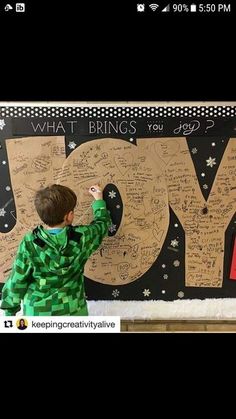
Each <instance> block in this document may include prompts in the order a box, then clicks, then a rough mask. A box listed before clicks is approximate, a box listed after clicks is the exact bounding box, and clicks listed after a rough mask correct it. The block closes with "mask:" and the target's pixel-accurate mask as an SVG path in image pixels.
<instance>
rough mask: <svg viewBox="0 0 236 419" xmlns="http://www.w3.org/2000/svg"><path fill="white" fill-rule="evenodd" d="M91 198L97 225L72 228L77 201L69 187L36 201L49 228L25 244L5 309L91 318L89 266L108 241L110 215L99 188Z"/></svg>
mask: <svg viewBox="0 0 236 419" xmlns="http://www.w3.org/2000/svg"><path fill="white" fill-rule="evenodd" d="M89 193H90V194H91V195H92V196H93V198H94V199H95V200H94V201H93V202H92V209H93V214H94V220H93V221H92V223H91V224H90V225H80V226H72V222H73V218H74V208H75V206H76V202H77V197H76V195H75V193H74V192H73V191H72V190H71V189H70V188H68V187H66V186H62V185H52V186H48V187H47V188H45V189H41V190H39V191H38V192H37V193H36V196H35V207H36V210H37V212H38V215H39V217H40V219H41V220H42V221H43V222H44V223H45V224H46V226H47V227H46V228H45V227H42V226H38V227H36V228H35V229H34V230H33V232H30V233H28V234H26V235H25V237H24V238H23V240H22V241H21V243H20V245H19V248H18V252H17V255H16V259H15V262H14V264H13V269H12V272H11V275H10V277H9V278H8V280H7V282H6V283H5V285H4V287H3V290H2V304H1V309H3V310H5V315H7V316H14V315H15V314H16V312H17V311H19V310H20V303H21V300H23V312H24V315H26V316H87V315H88V309H87V303H86V298H85V292H84V277H83V271H84V265H85V263H86V261H87V260H88V258H89V256H90V255H91V254H92V253H93V252H94V251H95V250H97V248H98V247H99V245H100V244H101V242H102V239H103V238H104V237H105V236H107V234H108V228H109V226H110V225H111V218H110V214H109V211H108V210H107V209H106V203H105V201H104V200H103V192H102V191H101V188H100V187H99V186H98V185H94V186H91V187H90V189H89Z"/></svg>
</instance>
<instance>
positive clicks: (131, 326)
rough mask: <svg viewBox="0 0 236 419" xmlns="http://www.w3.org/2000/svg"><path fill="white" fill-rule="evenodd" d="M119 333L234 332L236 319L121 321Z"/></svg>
mask: <svg viewBox="0 0 236 419" xmlns="http://www.w3.org/2000/svg"><path fill="white" fill-rule="evenodd" d="M121 332H236V319H235V320H121Z"/></svg>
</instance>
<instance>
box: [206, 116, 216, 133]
mask: <svg viewBox="0 0 236 419" xmlns="http://www.w3.org/2000/svg"><path fill="white" fill-rule="evenodd" d="M207 122H211V124H210V125H207V127H206V131H205V132H207V130H208V129H209V128H212V127H214V125H215V122H214V121H212V119H207Z"/></svg>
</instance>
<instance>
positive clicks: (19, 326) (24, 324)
mask: <svg viewBox="0 0 236 419" xmlns="http://www.w3.org/2000/svg"><path fill="white" fill-rule="evenodd" d="M16 326H17V329H19V330H25V329H27V327H28V322H27V320H25V319H19V320H17V322H16Z"/></svg>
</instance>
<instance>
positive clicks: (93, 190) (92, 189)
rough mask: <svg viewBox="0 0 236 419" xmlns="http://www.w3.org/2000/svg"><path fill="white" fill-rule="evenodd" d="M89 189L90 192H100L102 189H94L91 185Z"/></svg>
mask: <svg viewBox="0 0 236 419" xmlns="http://www.w3.org/2000/svg"><path fill="white" fill-rule="evenodd" d="M91 191H92V192H102V191H100V189H96V188H94V187H93V186H92V188H91Z"/></svg>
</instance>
